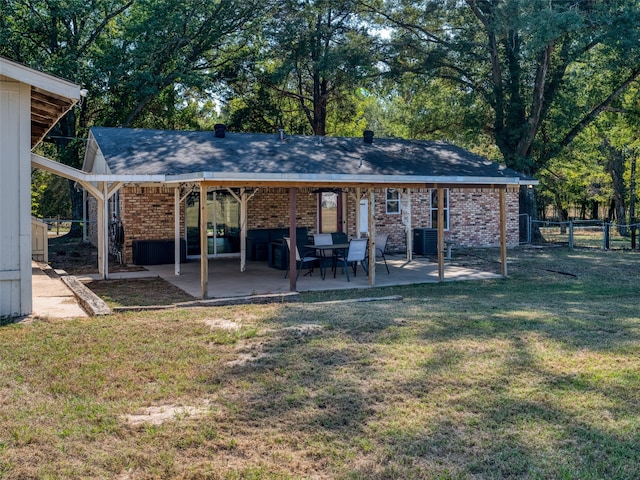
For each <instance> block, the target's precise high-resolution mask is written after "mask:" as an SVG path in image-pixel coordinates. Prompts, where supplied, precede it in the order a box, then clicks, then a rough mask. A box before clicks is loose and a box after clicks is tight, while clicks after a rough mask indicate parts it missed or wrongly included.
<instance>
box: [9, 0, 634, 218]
mask: <svg viewBox="0 0 640 480" xmlns="http://www.w3.org/2000/svg"><path fill="white" fill-rule="evenodd" d="M0 5H2V15H0V54H1V55H4V56H7V57H9V58H12V59H14V60H17V61H19V62H22V63H24V64H27V65H29V66H33V67H35V68H38V69H41V70H43V71H46V72H49V73H53V74H56V75H59V76H62V77H64V78H67V79H69V80H71V81H74V82H76V83H79V84H81V85H82V86H83V87H84V88H87V89H88V91H89V96H88V97H87V99H86V101H84V102H83V103H82V105H80V106H79V107H78V108H76V109H74V110H73V111H72V112H70V114H69V115H68V116H67V117H66V118H65V119H63V121H61V122H60V124H59V125H58V126H57V127H56V129H55V130H54V131H53V132H52V134H51V135H49V137H48V138H47V141H48V142H50V143H51V144H52V145H53V146H54V147H55V153H53V154H52V155H53V156H57V157H58V158H59V159H60V160H61V161H63V162H65V163H67V164H70V165H73V166H76V167H77V166H79V165H80V163H81V160H82V154H83V145H84V144H83V139H84V138H85V137H86V133H87V129H88V128H89V127H90V126H91V125H107V126H134V127H150V128H168V129H200V128H211V125H213V124H214V123H216V122H219V121H224V122H226V123H228V125H229V128H230V129H232V130H236V131H254V132H267V131H274V130H277V129H280V128H284V129H285V130H287V131H288V132H290V133H302V134H314V135H325V134H330V135H358V134H359V133H360V132H361V131H362V130H364V129H365V128H368V129H374V130H375V131H376V135H378V136H399V137H406V138H426V139H443V140H448V141H450V142H453V143H457V144H460V145H461V146H464V147H466V148H470V149H472V150H474V151H476V152H478V153H481V154H483V155H485V156H487V157H489V158H491V159H494V160H498V161H502V162H504V163H505V164H506V165H508V166H510V167H513V168H516V169H518V170H520V171H523V172H524V173H528V174H532V175H536V176H538V177H539V178H541V179H542V180H543V185H544V187H543V192H542V193H543V195H541V196H540V198H541V199H543V200H544V201H549V202H552V203H554V204H556V206H558V207H559V208H560V209H562V206H561V204H562V203H563V202H564V203H566V202H567V201H569V200H568V199H572V200H570V201H574V202H583V203H584V202H587V200H588V199H591V200H593V199H595V198H598V199H600V200H599V201H605V198H604V197H607V198H614V199H615V202H617V204H618V205H622V204H623V203H625V202H626V204H628V203H631V202H630V201H628V200H625V199H626V198H628V199H629V200H630V198H629V197H630V195H631V193H630V192H629V191H628V190H624V189H623V187H622V186H620V185H622V184H625V182H626V183H628V182H629V181H630V174H629V170H630V168H631V164H630V161H629V159H630V158H631V157H632V155H630V154H629V152H635V150H634V149H635V144H636V143H637V134H636V133H635V132H637V126H638V118H640V117H639V116H638V98H639V96H638V75H640V55H638V45H640V42H639V40H640V38H639V36H640V30H638V28H637V25H638V24H639V23H640V22H639V21H640V5H639V4H638V3H637V2H636V1H635V0H618V1H616V2H611V1H607V0H575V1H571V2H568V1H563V0H562V1H561V0H558V1H549V0H545V1H542V0H464V1H459V0H437V1H423V2H413V1H408V0H343V1H339V2H330V1H328V0H285V1H284V2H280V3H277V4H276V3H275V2H273V3H272V2H271V1H270V0H266V1H258V0H248V1H246V2H235V1H233V0H214V1H206V2H205V1H202V0H87V1H86V0H82V1H81V0H64V1H62V0H1V2H0ZM615 158H618V161H617V163H616V162H615V161H614V159H615ZM620 158H624V159H625V160H624V161H620V160H619V159H620ZM594 169H595V170H594ZM620 171H622V173H619V172H620ZM616 172H618V173H616ZM596 173H597V175H595V174H596ZM614 177H615V178H622V184H620V183H619V185H618V187H616V186H615V182H616V180H615V178H614ZM45 180H46V179H45ZM594 185H600V186H601V188H595V187H594ZM36 191H39V189H38V188H37V189H36ZM568 192H574V193H572V194H569V193H568ZM580 198H582V199H581V200H580ZM77 200H78V199H77V198H76V201H75V202H74V204H76V203H77ZM587 203H588V202H587ZM585 208H586V207H585ZM623 210H624V208H623V207H620V210H619V212H618V213H617V216H621V215H622V212H623ZM78 212H79V211H78V210H77V209H76V208H75V207H74V215H78V214H79V213H78Z"/></svg>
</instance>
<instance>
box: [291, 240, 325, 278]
mask: <svg viewBox="0 0 640 480" xmlns="http://www.w3.org/2000/svg"><path fill="white" fill-rule="evenodd" d="M284 240H285V242H287V249H288V251H291V239H290V238H289V237H284ZM316 263H319V266H320V276H321V277H322V278H323V279H324V270H323V268H322V263H320V258H319V257H316V256H315V255H308V254H307V253H306V252H305V254H304V255H303V256H302V257H300V251H299V250H298V247H297V246H296V270H297V271H298V273H297V275H296V279H297V278H298V277H299V276H300V270H302V268H303V267H304V266H305V265H307V268H308V269H309V275H312V274H313V267H314V265H315V264H316ZM289 270H291V264H289V267H288V268H287V271H286V273H285V274H284V278H287V276H288V275H289Z"/></svg>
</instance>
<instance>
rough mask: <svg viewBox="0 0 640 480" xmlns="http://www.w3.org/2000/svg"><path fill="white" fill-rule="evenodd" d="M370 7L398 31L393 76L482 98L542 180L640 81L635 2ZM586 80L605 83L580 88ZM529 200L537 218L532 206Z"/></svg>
mask: <svg viewBox="0 0 640 480" xmlns="http://www.w3.org/2000/svg"><path fill="white" fill-rule="evenodd" d="M369 8H370V9H371V10H372V11H376V12H377V13H378V14H379V16H380V18H381V19H382V21H383V22H384V24H386V25H387V26H389V27H391V28H393V34H392V39H391V48H390V50H389V54H388V57H387V58H388V63H389V65H390V69H391V70H392V71H405V72H406V71H409V72H413V73H416V74H420V75H424V76H425V77H426V78H429V79H436V78H437V79H440V80H442V81H445V82H447V83H448V84H450V85H453V86H455V87H456V88H458V89H459V90H460V91H461V92H465V93H466V94H467V95H469V96H473V97H477V98H478V99H479V100H481V101H482V102H483V103H484V104H485V105H486V107H487V108H488V109H490V112H491V116H490V118H491V123H490V124H489V125H487V129H488V130H489V131H490V132H491V135H492V137H493V138H494V140H495V143H496V145H497V147H498V148H499V150H500V152H501V153H502V157H503V159H504V162H505V163H506V165H507V166H509V167H512V168H515V169H517V170H520V171H522V172H524V173H527V174H532V175H533V174H537V173H538V172H539V171H540V170H541V169H542V168H543V167H544V166H545V165H546V164H547V162H548V161H549V160H550V159H551V158H553V157H555V156H556V155H558V153H559V152H561V151H562V150H563V149H564V148H565V147H567V146H568V145H569V144H570V143H571V142H572V141H573V140H574V139H575V138H576V136H577V135H579V134H580V132H581V131H583V130H584V128H585V127H586V126H588V125H589V124H590V123H592V122H593V121H594V119H596V118H597V117H598V115H599V114H600V113H602V112H603V111H604V110H605V109H606V108H608V107H610V106H612V105H613V104H614V102H615V101H616V99H617V98H618V97H619V96H620V95H621V93H623V92H624V91H625V90H626V89H627V88H629V86H630V85H631V84H632V83H633V82H634V81H636V80H637V78H638V76H639V75H640V60H639V59H640V57H639V56H638V55H637V48H638V35H639V33H640V32H639V31H638V29H637V28H636V25H637V23H638V19H639V9H640V6H639V5H638V3H637V2H636V1H635V0H633V1H631V0H621V1H618V2H608V1H587V0H584V1H575V2H549V1H548V0H545V1H542V0H499V1H488V0H466V1H464V2H460V1H457V0H444V1H439V2H424V3H419V4H416V3H414V2H409V1H405V0H389V1H387V2H385V3H384V7H383V8H380V7H378V6H377V5H375V4H370V5H369ZM585 78H591V79H592V80H593V78H598V79H600V80H602V81H601V82H598V83H596V82H593V83H591V84H590V88H589V89H588V90H587V91H580V90H578V86H582V85H584V79H585ZM576 94H579V95H576ZM576 100H578V102H576ZM521 198H524V199H525V204H526V205H523V207H524V209H523V210H524V211H526V212H529V213H532V214H533V213H534V211H535V208H534V206H535V205H534V203H533V201H532V199H531V198H530V197H526V196H525V197H521Z"/></svg>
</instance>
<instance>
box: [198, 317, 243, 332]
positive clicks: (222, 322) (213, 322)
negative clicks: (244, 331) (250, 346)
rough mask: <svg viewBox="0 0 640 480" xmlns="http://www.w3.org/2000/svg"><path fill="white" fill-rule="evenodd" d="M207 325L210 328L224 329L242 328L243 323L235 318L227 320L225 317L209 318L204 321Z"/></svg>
mask: <svg viewBox="0 0 640 480" xmlns="http://www.w3.org/2000/svg"><path fill="white" fill-rule="evenodd" d="M204 323H205V325H207V326H208V327H209V328H220V329H222V330H232V331H238V330H240V327H241V325H240V324H239V323H238V322H234V321H233V320H227V319H225V318H207V319H205V321H204Z"/></svg>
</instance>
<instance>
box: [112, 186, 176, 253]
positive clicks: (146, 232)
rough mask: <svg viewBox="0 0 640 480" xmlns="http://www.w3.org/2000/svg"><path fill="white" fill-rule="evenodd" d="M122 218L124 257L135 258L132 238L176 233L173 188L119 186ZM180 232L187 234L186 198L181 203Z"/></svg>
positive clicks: (149, 237) (152, 238)
mask: <svg viewBox="0 0 640 480" xmlns="http://www.w3.org/2000/svg"><path fill="white" fill-rule="evenodd" d="M119 194H120V220H121V221H122V224H123V226H124V233H125V243H124V251H123V261H124V262H125V263H131V262H133V241H134V240H154V239H173V238H174V237H175V223H174V222H175V218H174V189H173V188H169V187H125V188H123V189H121V190H120V192H119ZM180 225H181V229H180V236H181V238H184V202H183V204H182V205H181V207H180Z"/></svg>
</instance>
